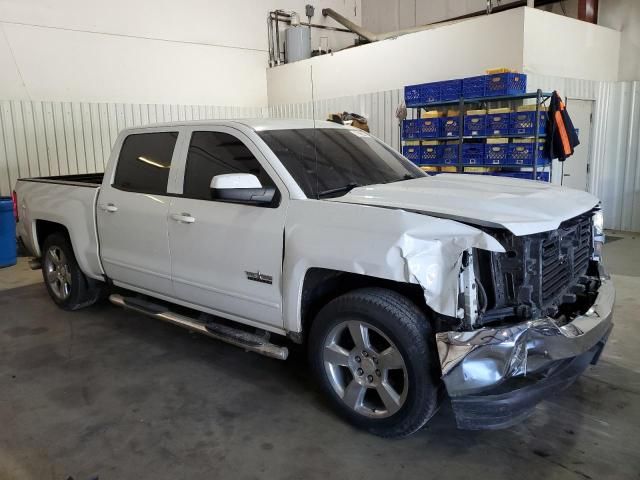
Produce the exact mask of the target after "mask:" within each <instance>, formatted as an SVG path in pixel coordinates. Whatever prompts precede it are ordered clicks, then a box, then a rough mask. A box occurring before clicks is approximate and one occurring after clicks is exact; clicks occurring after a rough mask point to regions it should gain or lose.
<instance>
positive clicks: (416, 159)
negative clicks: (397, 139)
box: [402, 145, 421, 165]
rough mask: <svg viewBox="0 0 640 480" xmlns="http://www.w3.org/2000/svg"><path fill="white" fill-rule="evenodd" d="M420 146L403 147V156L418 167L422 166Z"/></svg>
mask: <svg viewBox="0 0 640 480" xmlns="http://www.w3.org/2000/svg"><path fill="white" fill-rule="evenodd" d="M420 150H421V147H420V145H405V146H403V147H402V155H404V156H405V157H407V159H409V160H411V161H412V162H413V163H415V164H416V165H420Z"/></svg>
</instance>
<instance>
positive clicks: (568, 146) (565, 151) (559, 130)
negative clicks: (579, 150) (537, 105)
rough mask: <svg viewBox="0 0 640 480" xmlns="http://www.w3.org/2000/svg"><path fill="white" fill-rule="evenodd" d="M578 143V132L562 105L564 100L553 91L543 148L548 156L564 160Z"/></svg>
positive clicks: (571, 153)
mask: <svg viewBox="0 0 640 480" xmlns="http://www.w3.org/2000/svg"><path fill="white" fill-rule="evenodd" d="M578 145H580V140H578V134H577V133H576V130H575V128H573V123H572V122H571V118H570V117H569V113H567V109H566V108H565V106H564V102H563V101H562V99H561V98H560V95H558V92H556V91H554V92H553V94H552V95H551V103H550V105H549V120H548V124H547V141H546V143H545V148H546V150H547V156H548V158H551V159H554V158H557V159H558V160H559V161H561V162H564V161H565V160H566V159H567V157H570V156H571V155H573V150H574V148H575V147H577V146H578Z"/></svg>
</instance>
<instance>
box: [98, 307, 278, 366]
mask: <svg viewBox="0 0 640 480" xmlns="http://www.w3.org/2000/svg"><path fill="white" fill-rule="evenodd" d="M109 301H110V302H111V303H113V304H114V305H117V306H118V307H123V308H126V309H128V310H133V311H136V312H138V313H142V314H144V315H147V316H149V317H153V318H157V319H158V320H163V321H165V322H169V323H173V324H174V325H178V326H180V327H183V328H186V329H188V330H191V331H193V332H198V333H202V334H203V335H207V336H209V337H212V338H215V339H217V340H221V341H223V342H226V343H229V344H231V345H235V346H236V347H240V348H244V349H245V350H248V351H251V352H255V353H259V354H260V355H264V356H266V357H271V358H275V359H278V360H286V359H287V357H288V356H289V350H288V349H287V347H280V346H278V345H276V344H274V343H271V342H269V341H268V340H267V339H266V338H265V337H261V336H259V335H256V334H253V333H249V332H245V331H243V330H240V329H237V328H233V327H229V326H227V325H222V324H218V323H203V322H199V321H197V320H195V319H193V318H190V317H187V316H185V315H180V314H178V313H175V312H172V311H171V310H169V309H168V308H167V307H165V306H163V305H159V304H156V303H152V302H149V301H146V300H142V299H139V298H135V297H123V296H122V295H118V294H113V295H110V296H109Z"/></svg>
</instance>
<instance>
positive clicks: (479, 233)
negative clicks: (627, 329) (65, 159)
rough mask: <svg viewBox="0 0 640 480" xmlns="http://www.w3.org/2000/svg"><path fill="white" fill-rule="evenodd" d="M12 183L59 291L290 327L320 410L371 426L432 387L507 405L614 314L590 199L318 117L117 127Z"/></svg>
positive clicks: (467, 406)
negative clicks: (52, 166)
mask: <svg viewBox="0 0 640 480" xmlns="http://www.w3.org/2000/svg"><path fill="white" fill-rule="evenodd" d="M16 202H17V207H18V208H17V212H18V214H19V223H18V232H19V235H20V237H21V238H22V240H23V242H24V244H25V245H26V247H27V248H28V249H29V250H30V251H31V253H32V254H33V256H34V257H35V260H34V265H35V266H36V268H38V267H41V268H42V271H43V277H44V281H45V284H46V287H47V289H48V291H49V294H50V295H51V297H52V299H53V301H54V302H56V303H57V304H58V305H59V306H60V307H62V308H64V309H68V310H74V309H77V308H80V307H84V306H87V305H90V304H92V303H94V302H96V301H97V300H98V299H100V298H102V297H104V296H105V295H106V293H105V292H107V291H108V292H109V293H110V296H109V299H110V300H111V302H112V303H114V304H116V305H119V306H122V307H125V308H129V309H132V310H135V311H138V312H141V313H144V314H146V315H150V316H152V317H155V318H158V319H160V320H164V321H168V322H171V323H174V324H177V325H181V326H183V327H186V328H189V329H192V330H195V331H198V332H201V333H203V334H206V335H209V336H211V337H214V338H217V339H220V340H224V341H226V342H229V343H232V344H235V345H238V346H240V347H242V348H245V349H246V350H250V351H254V352H258V353H261V354H264V355H268V356H271V357H275V358H279V359H283V360H284V359H286V358H287V354H288V350H287V347H286V343H287V342H291V341H293V342H296V343H301V344H304V345H305V346H306V348H307V351H308V352H309V358H310V363H311V366H312V369H313V370H314V371H315V374H316V376H317V379H318V382H319V384H320V386H321V388H322V389H323V390H324V391H325V392H326V394H327V396H328V399H329V401H330V403H331V404H332V405H333V406H334V407H335V409H336V410H337V411H338V412H339V413H341V414H342V415H343V416H344V417H345V418H346V419H348V420H349V421H350V422H352V423H353V424H355V425H356V426H358V427H360V428H364V429H366V430H368V431H370V432H372V433H374V434H377V435H381V436H386V437H399V436H404V435H408V434H410V433H412V432H415V431H416V430H417V429H419V428H420V427H422V426H423V425H424V424H425V423H426V422H427V421H428V420H429V418H431V416H432V415H433V414H434V413H435V412H436V410H437V408H438V405H439V404H440V403H441V401H442V399H443V398H446V396H445V394H448V397H449V398H450V401H451V403H452V406H453V411H454V414H455V417H456V421H457V424H458V426H459V427H461V428H468V429H478V428H501V427H506V426H508V425H511V424H513V423H514V422H517V421H519V420H521V419H522V418H524V417H525V416H526V415H528V414H529V413H531V411H532V410H533V408H534V406H535V404H536V403H537V402H539V401H540V400H542V399H543V398H544V397H545V396H546V395H548V394H549V393H550V392H553V391H557V390H558V389H559V388H561V387H565V386H568V385H569V384H571V382H572V381H573V380H575V379H576V378H577V377H578V376H579V375H580V374H581V373H582V371H583V370H584V369H585V368H586V367H587V366H588V365H589V363H595V362H596V361H597V359H598V357H599V354H600V352H601V350H602V348H603V346H604V343H605V342H606V340H607V337H608V335H609V333H610V331H611V329H612V325H613V324H612V307H613V301H614V290H613V286H612V284H611V281H610V280H609V278H608V277H607V275H606V274H605V273H604V270H603V269H602V267H601V264H600V249H601V245H602V241H603V232H602V216H601V212H600V210H599V202H598V199H597V198H595V197H593V196H592V195H590V194H588V193H585V192H580V191H576V190H570V189H566V188H561V187H558V186H554V185H551V184H548V183H540V182H534V181H528V180H516V179H507V178H499V177H491V176H470V175H451V174H442V175H438V176H428V175H426V174H425V173H424V172H423V171H422V170H420V169H419V168H417V167H416V166H414V165H413V164H412V163H411V162H409V161H408V160H406V159H405V158H404V157H402V156H401V155H399V154H398V153H397V152H395V151H394V150H393V149H392V148H390V147H389V146H387V145H385V144H384V143H382V142H381V141H379V140H378V139H376V138H375V137H373V136H371V135H369V134H367V133H365V132H362V131H360V130H356V129H354V128H350V127H344V126H340V125H336V124H334V123H326V122H317V123H314V122H312V121H306V120H290V121H284V120H280V121H278V120H239V121H203V122H182V123H171V124H165V125H157V126H149V127H145V128H134V129H128V130H125V131H123V132H122V133H121V134H120V135H119V137H118V139H117V141H116V143H115V146H114V148H113V152H112V154H111V157H110V159H109V163H108V165H107V168H106V171H105V173H104V175H103V174H93V175H74V176H67V177H48V178H30V179H21V180H19V181H18V183H17V187H16ZM287 337H288V338H287Z"/></svg>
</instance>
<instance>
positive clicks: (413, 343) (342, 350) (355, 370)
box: [309, 288, 440, 438]
mask: <svg viewBox="0 0 640 480" xmlns="http://www.w3.org/2000/svg"><path fill="white" fill-rule="evenodd" d="M309 355H310V361H311V365H312V368H313V370H314V373H315V375H316V377H317V379H318V381H319V383H320V386H321V388H322V390H323V391H324V392H325V394H326V395H327V396H328V398H329V400H330V402H331V404H332V406H333V407H334V408H335V410H336V411H337V412H338V413H339V414H340V415H342V416H343V417H344V418H345V419H346V420H347V421H349V422H350V423H352V424H353V425H355V426H356V427H358V428H361V429H364V430H367V431H368V432H370V433H373V434H375V435H378V436H381V437H388V438H398V437H404V436H407V435H410V434H412V433H414V432H415V431H417V430H419V429H420V428H421V427H422V426H424V424H425V423H426V422H427V421H428V420H429V419H430V418H431V417H432V416H433V414H434V413H435V412H436V410H437V406H438V393H439V386H440V380H439V378H438V373H437V372H438V369H437V364H436V360H437V357H436V352H435V345H434V341H433V335H432V332H431V327H430V325H429V322H428V321H427V319H426V318H425V316H424V314H423V313H422V312H421V311H420V309H419V308H418V307H417V306H416V305H415V304H413V303H412V302H411V301H410V300H409V299H407V298H406V297H404V296H403V295H400V294H399V293H396V292H394V291H391V290H386V289H382V288H366V289H360V290H354V291H352V292H349V293H347V294H345V295H342V296H340V297H338V298H336V299H334V300H332V301H331V302H329V303H328V304H327V305H325V306H324V307H323V308H322V310H320V312H319V313H318V315H317V317H316V318H315V320H314V322H313V325H312V326H311V332H310V337H309Z"/></svg>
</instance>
